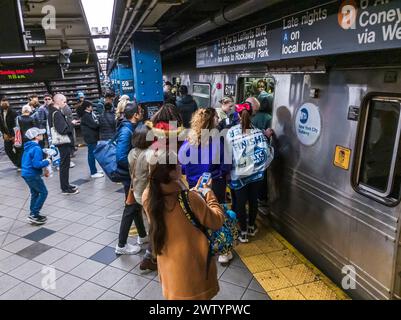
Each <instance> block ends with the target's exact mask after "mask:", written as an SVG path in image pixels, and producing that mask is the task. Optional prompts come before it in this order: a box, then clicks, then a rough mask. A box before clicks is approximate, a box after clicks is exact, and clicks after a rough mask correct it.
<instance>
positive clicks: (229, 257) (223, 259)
mask: <svg viewBox="0 0 401 320" xmlns="http://www.w3.org/2000/svg"><path fill="white" fill-rule="evenodd" d="M233 258H234V257H233V254H232V253H231V251H230V252H229V253H227V254H222V255H221V256H219V259H218V261H219V263H221V264H226V263H229V262H230V260H232V259H233Z"/></svg>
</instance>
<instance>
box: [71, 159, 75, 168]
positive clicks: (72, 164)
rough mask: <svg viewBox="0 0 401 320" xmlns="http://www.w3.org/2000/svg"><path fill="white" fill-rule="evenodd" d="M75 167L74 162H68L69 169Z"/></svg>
mask: <svg viewBox="0 0 401 320" xmlns="http://www.w3.org/2000/svg"><path fill="white" fill-rule="evenodd" d="M74 167H75V162H72V161H71V162H70V169H71V168H74Z"/></svg>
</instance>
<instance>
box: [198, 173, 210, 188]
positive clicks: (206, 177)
mask: <svg viewBox="0 0 401 320" xmlns="http://www.w3.org/2000/svg"><path fill="white" fill-rule="evenodd" d="M211 177H212V174H211V173H210V172H204V173H203V174H202V180H201V183H200V185H199V188H200V189H201V188H203V185H204V184H207V183H208V182H209V180H210V178H211Z"/></svg>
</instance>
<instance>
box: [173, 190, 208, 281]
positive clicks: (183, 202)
mask: <svg viewBox="0 0 401 320" xmlns="http://www.w3.org/2000/svg"><path fill="white" fill-rule="evenodd" d="M178 202H179V203H180V206H181V208H182V210H183V211H184V214H185V216H186V217H187V218H188V220H189V221H190V222H191V223H192V225H193V226H195V227H196V228H198V229H199V230H200V231H201V232H202V233H203V234H204V235H205V237H206V239H207V241H208V244H209V245H208V254H207V261H206V279H207V278H208V275H209V266H210V262H211V261H212V256H213V254H212V249H211V247H210V239H209V230H208V228H206V227H205V226H204V225H203V224H201V222H200V221H199V219H198V218H197V217H196V216H195V214H194V212H193V211H192V208H191V205H190V203H189V196H188V190H182V191H181V192H180V193H179V195H178Z"/></svg>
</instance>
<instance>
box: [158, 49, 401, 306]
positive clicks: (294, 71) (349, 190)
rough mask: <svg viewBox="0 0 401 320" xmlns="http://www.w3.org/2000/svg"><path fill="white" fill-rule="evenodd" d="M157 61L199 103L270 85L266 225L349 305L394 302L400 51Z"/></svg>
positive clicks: (398, 292) (399, 278)
mask: <svg viewBox="0 0 401 320" xmlns="http://www.w3.org/2000/svg"><path fill="white" fill-rule="evenodd" d="M195 60H196V58H195V57H194V56H191V57H186V58H184V57H182V58H181V59H180V63H177V62H176V61H177V59H176V60H175V63H169V61H168V60H167V61H166V62H165V63H164V71H163V76H164V79H165V80H169V81H173V82H174V83H177V84H181V85H187V86H188V87H189V89H190V91H191V92H192V95H193V96H194V98H195V99H196V100H197V102H198V105H199V106H200V107H209V106H211V107H218V106H219V102H218V101H219V100H220V99H221V98H222V97H223V96H224V95H230V94H231V95H233V96H234V97H235V101H236V102H237V103H238V102H242V101H244V100H245V99H246V98H247V97H248V96H251V95H254V96H256V95H257V94H258V92H257V84H258V82H259V80H264V81H265V82H271V83H274V89H273V94H274V100H273V105H272V108H273V110H272V115H273V120H272V128H273V129H274V131H275V134H276V136H277V138H278V147H277V149H278V150H276V152H279V158H278V160H277V161H278V162H279V164H278V165H274V166H273V167H272V169H271V170H272V171H274V172H272V176H273V179H270V180H269V188H268V191H267V192H268V193H269V196H270V202H271V204H270V222H271V223H272V225H273V226H274V227H275V228H276V229H277V230H278V231H279V232H280V233H282V234H283V235H284V236H285V237H286V238H287V239H289V241H290V242H291V243H292V244H293V245H294V246H295V247H296V248H297V249H299V250H300V251H301V252H302V253H303V254H304V255H305V256H306V257H307V258H309V259H310V260H311V261H312V262H313V263H314V264H315V265H316V266H318V267H319V268H320V269H321V270H322V271H323V272H324V273H326V274H327V275H328V276H329V277H330V278H331V279H332V280H333V281H334V282H335V283H337V284H338V285H339V286H340V287H342V288H343V289H344V290H345V291H346V292H347V293H348V294H349V295H350V296H351V297H352V298H355V299H400V298H401V250H400V249H401V248H400V246H401V239H400V223H399V222H400V216H401V205H400V199H401V194H400V187H401V161H400V155H401V149H400V144H401V140H400V135H401V115H400V109H401V52H400V50H398V49H397V50H389V51H380V52H379V53H378V52H367V53H359V54H341V55H336V56H326V57H324V56H321V57H314V58H303V59H292V60H285V61H278V62H272V63H252V64H246V65H245V64H244V65H234V66H217V67H210V68H197V67H196V65H195Z"/></svg>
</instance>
